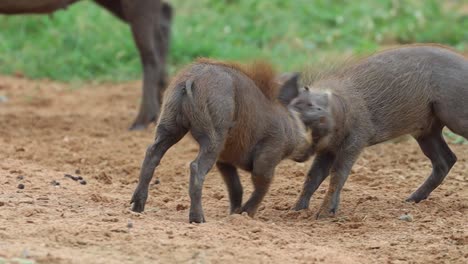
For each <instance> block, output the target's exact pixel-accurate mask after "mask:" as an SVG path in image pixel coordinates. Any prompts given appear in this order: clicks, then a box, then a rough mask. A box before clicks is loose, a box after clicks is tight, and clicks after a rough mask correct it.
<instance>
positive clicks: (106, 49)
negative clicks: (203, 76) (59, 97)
mask: <svg viewBox="0 0 468 264" xmlns="http://www.w3.org/2000/svg"><path fill="white" fill-rule="evenodd" d="M168 2H170V3H171V4H172V5H173V7H174V9H175V20H174V24H173V30H172V45H171V52H170V59H169V70H170V72H171V73H173V72H175V71H176V70H177V69H178V68H179V67H181V66H182V65H183V64H185V63H187V62H190V61H191V60H192V59H194V58H196V57H198V56H209V57H215V58H221V59H236V60H240V61H248V60H249V59H252V58H259V57H262V58H267V59H269V60H271V61H272V62H274V63H275V64H276V65H277V66H278V68H279V69H281V70H284V71H287V70H295V69H298V68H300V67H302V66H304V65H305V64H314V63H315V64H318V63H320V62H321V61H324V60H326V59H327V58H329V57H330V56H335V57H339V56H343V54H365V53H370V52H373V51H375V50H377V49H379V48H381V47H383V46H387V45H394V44H399V43H411V42H439V43H444V44H448V45H450V46H453V47H455V48H456V49H458V50H460V51H467V50H468V3H467V2H468V1H467V0H461V1H450V0H449V1H435V0H407V1H399V0H380V1H371V0H367V1H345V0H335V1H327V0H315V1H311V0H291V1H286V0H257V1H255V0H224V1H223V0H197V1H184V0H169V1H168ZM0 73H2V74H13V73H21V74H23V75H25V76H27V77H31V78H51V79H55V80H61V81H77V80H80V81H83V80H84V81H88V80H93V81H103V80H104V81H122V80H132V79H139V78H140V77H141V66H140V62H139V58H138V54H137V51H136V48H135V46H134V44H133V40H132V37H131V33H130V30H129V28H128V26H127V25H126V24H124V23H122V22H120V21H119V20H118V19H116V18H114V17H113V16H112V15H110V14H109V13H108V12H107V11H105V10H103V9H102V8H100V7H98V6H96V5H95V4H94V3H92V1H82V2H80V3H77V4H75V5H72V6H71V7H70V8H69V9H68V10H66V11H58V12H56V13H54V14H53V15H52V16H9V17H7V16H0Z"/></svg>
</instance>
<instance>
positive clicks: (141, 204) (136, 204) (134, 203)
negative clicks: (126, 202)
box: [130, 194, 146, 213]
mask: <svg viewBox="0 0 468 264" xmlns="http://www.w3.org/2000/svg"><path fill="white" fill-rule="evenodd" d="M145 202H146V199H143V198H142V197H139V196H138V195H135V194H134V195H133V197H132V200H131V201H130V204H131V210H132V211H133V212H136V213H141V212H143V211H144V210H145Z"/></svg>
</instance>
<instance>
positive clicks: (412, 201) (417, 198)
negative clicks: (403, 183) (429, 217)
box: [405, 194, 427, 203]
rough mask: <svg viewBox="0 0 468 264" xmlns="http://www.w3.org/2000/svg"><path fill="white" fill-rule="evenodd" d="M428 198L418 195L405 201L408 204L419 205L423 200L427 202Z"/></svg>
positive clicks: (411, 196) (413, 195)
mask: <svg viewBox="0 0 468 264" xmlns="http://www.w3.org/2000/svg"><path fill="white" fill-rule="evenodd" d="M426 198H427V197H424V196H421V195H417V194H412V195H410V197H408V198H407V199H406V200H405V201H406V202H408V203H419V202H421V201H422V200H425V199H426Z"/></svg>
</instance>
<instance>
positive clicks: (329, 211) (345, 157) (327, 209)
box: [317, 142, 362, 218]
mask: <svg viewBox="0 0 468 264" xmlns="http://www.w3.org/2000/svg"><path fill="white" fill-rule="evenodd" d="M355 144H356V142H352V143H348V144H346V145H344V146H343V147H342V148H341V152H340V153H338V154H337V156H336V160H335V162H334V163H333V166H332V168H331V176H330V185H329V186H328V191H327V194H326V195H325V199H324V201H323V203H322V206H321V207H320V210H319V211H318V213H317V218H320V217H323V216H329V215H331V216H334V215H335V214H336V212H337V210H338V205H339V203H340V194H341V190H342V189H343V186H344V184H345V182H346V180H347V179H348V176H349V173H350V172H351V168H352V167H353V164H354V162H355V161H356V160H357V158H358V157H359V154H360V152H361V149H362V148H360V147H357V145H355Z"/></svg>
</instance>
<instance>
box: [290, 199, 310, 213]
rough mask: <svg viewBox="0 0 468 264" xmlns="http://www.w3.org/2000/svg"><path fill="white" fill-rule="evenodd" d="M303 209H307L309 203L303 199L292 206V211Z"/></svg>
mask: <svg viewBox="0 0 468 264" xmlns="http://www.w3.org/2000/svg"><path fill="white" fill-rule="evenodd" d="M305 209H309V203H307V202H304V201H298V202H297V203H296V205H295V206H294V207H293V210H294V211H301V210H305Z"/></svg>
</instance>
